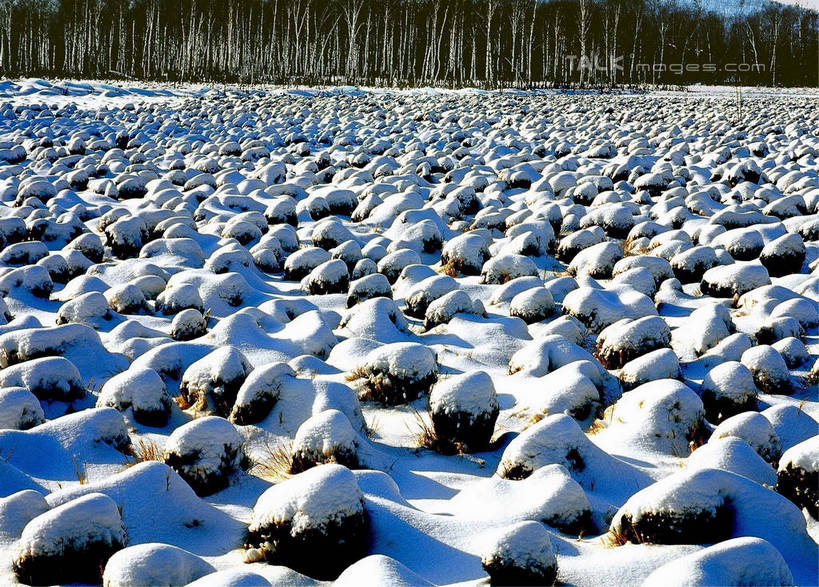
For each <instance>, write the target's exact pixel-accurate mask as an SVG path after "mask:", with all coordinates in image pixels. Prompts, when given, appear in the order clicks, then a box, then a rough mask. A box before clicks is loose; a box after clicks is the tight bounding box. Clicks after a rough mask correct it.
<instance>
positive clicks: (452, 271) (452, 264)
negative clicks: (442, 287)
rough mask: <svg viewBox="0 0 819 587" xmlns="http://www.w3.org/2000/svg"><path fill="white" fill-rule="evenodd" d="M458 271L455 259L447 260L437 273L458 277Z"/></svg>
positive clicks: (457, 263) (458, 267)
mask: <svg viewBox="0 0 819 587" xmlns="http://www.w3.org/2000/svg"><path fill="white" fill-rule="evenodd" d="M459 269H460V263H459V262H458V261H457V260H455V259H449V260H448V261H447V262H446V263H442V264H441V268H440V269H438V273H441V274H443V275H449V276H450V277H458V272H459V271H458V270H459Z"/></svg>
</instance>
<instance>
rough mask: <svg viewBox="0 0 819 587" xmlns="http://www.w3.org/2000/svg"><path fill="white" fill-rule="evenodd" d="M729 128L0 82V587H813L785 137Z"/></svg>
mask: <svg viewBox="0 0 819 587" xmlns="http://www.w3.org/2000/svg"><path fill="white" fill-rule="evenodd" d="M734 92H735V90H733V89H721V88H698V89H695V91H693V92H688V93H685V94H681V93H673V92H672V93H656V94H655V93H643V94H634V95H629V94H618V95H607V96H600V95H580V94H564V93H550V92H542V93H539V94H538V95H534V96H532V95H526V94H523V93H504V94H502V95H500V94H497V93H488V92H479V91H459V92H448V91H431V90H421V91H407V92H399V93H390V92H385V91H377V92H365V91H358V90H353V89H346V90H343V91H342V90H334V91H324V90H321V91H314V90H310V89H300V90H291V91H287V90H273V89H265V90H260V89H258V88H250V89H248V88H243V89H229V88H228V89H225V88H219V89H211V88H207V87H193V86H182V87H179V88H170V89H167V90H166V89H163V88H161V87H159V86H149V85H144V86H141V87H136V86H132V87H129V88H124V89H123V88H120V87H115V86H108V85H100V84H97V83H87V84H86V83H82V82H79V83H77V82H72V83H69V82H59V83H58V82H53V83H48V82H41V81H38V80H24V81H21V82H5V81H4V82H0V367H2V368H0V582H2V583H7V582H14V581H22V582H29V583H35V584H43V583H45V584H48V583H54V582H91V583H93V582H100V581H101V580H102V578H101V577H100V569H101V568H103V567H105V572H104V581H105V583H106V584H107V585H135V584H144V585H152V584H161V583H165V584H185V583H190V582H194V581H196V582H197V584H211V585H215V584H264V583H265V582H270V583H273V584H276V583H279V584H312V583H315V582H317V581H329V580H334V579H337V580H338V582H339V583H341V584H345V583H346V584H351V585H361V584H379V585H380V584H412V585H417V584H425V583H427V582H428V583H433V584H455V583H474V582H487V581H489V578H490V576H491V577H492V581H493V582H497V583H501V582H504V581H507V582H510V581H511V582H513V583H522V582H526V581H529V582H534V583H543V582H550V581H552V580H554V579H556V580H557V581H558V582H562V583H566V584H576V585H611V584H617V585H639V584H642V583H644V582H645V583H647V584H651V585H670V584H700V583H709V584H737V585H738V584H786V583H792V582H795V583H797V584H803V585H808V584H817V582H819V577H817V554H819V552H818V551H817V544H816V539H817V537H819V526H818V525H817V520H816V516H817V515H819V512H817V509H819V498H818V497H817V489H816V488H817V483H819V478H818V475H819V457H818V456H817V454H819V446H817V438H819V437H818V436H817V433H819V425H817V420H816V419H817V418H819V403H817V381H819V363H817V357H819V331H818V330H817V327H818V326H819V310H818V307H817V301H819V163H817V160H819V109H817V108H816V97H815V91H811V90H801V91H792V92H776V93H770V92H766V91H763V90H756V91H746V92H745V93H744V97H743V101H742V105H741V111H740V110H739V109H738V103H737V100H736V96H735V94H734ZM351 471H352V472H351ZM55 569H56V570H55Z"/></svg>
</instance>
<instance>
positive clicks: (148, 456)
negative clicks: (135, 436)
mask: <svg viewBox="0 0 819 587" xmlns="http://www.w3.org/2000/svg"><path fill="white" fill-rule="evenodd" d="M162 453H163V450H162V447H160V446H159V444H157V443H156V442H155V441H153V440H150V439H146V438H140V439H139V440H138V441H137V442H136V444H132V445H131V448H130V451H129V453H128V462H127V463H126V465H125V466H126V467H128V468H129V467H133V466H134V465H136V464H138V463H144V462H146V461H158V462H160V463H161V462H163V461H164V458H163V456H162Z"/></svg>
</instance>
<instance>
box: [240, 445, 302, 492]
mask: <svg viewBox="0 0 819 587" xmlns="http://www.w3.org/2000/svg"><path fill="white" fill-rule="evenodd" d="M292 465H293V443H292V442H290V441H282V442H279V443H277V444H275V445H272V446H271V445H270V443H267V442H265V444H264V452H263V453H262V455H261V456H260V457H257V458H254V459H253V464H252V466H251V467H250V472H251V473H253V474H254V475H256V476H258V477H261V478H262V479H266V480H267V481H272V482H274V483H278V482H280V481H285V480H287V479H289V478H290V477H292V473H291V472H290V470H291V467H292Z"/></svg>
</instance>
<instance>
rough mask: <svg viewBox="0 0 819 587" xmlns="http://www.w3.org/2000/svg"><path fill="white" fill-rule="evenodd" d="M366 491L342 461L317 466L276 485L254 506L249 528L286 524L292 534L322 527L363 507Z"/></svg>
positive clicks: (255, 528) (252, 529) (251, 529)
mask: <svg viewBox="0 0 819 587" xmlns="http://www.w3.org/2000/svg"><path fill="white" fill-rule="evenodd" d="M362 499H363V495H362V493H361V490H360V489H359V487H358V484H357V483H356V479H355V476H354V475H353V474H352V473H351V472H350V470H349V469H347V468H346V467H343V466H341V465H322V466H321V467H314V468H312V469H309V470H307V471H305V472H304V473H301V474H299V475H297V476H296V477H293V478H291V479H288V480H287V481H284V482H282V483H279V484H278V485H274V486H273V487H271V488H270V489H268V490H267V491H265V492H264V493H262V494H261V495H260V496H259V499H258V500H257V501H256V505H254V506H253V519H252V521H251V523H250V528H249V530H250V531H251V532H253V531H254V530H258V529H260V528H263V527H266V526H270V525H273V524H277V525H278V524H287V525H288V527H289V528H290V533H291V535H297V534H298V533H300V532H304V531H305V530H308V529H319V530H320V529H322V528H325V527H326V526H327V525H328V524H330V523H331V522H334V521H336V522H337V521H339V520H340V519H341V518H342V517H345V516H353V515H356V514H358V513H359V512H361V511H362V509H363V505H362Z"/></svg>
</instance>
